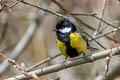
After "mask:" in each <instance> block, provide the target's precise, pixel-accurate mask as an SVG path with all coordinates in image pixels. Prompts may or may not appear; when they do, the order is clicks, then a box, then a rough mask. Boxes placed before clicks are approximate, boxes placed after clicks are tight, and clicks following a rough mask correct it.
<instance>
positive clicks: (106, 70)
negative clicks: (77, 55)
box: [103, 32, 116, 80]
mask: <svg viewBox="0 0 120 80" xmlns="http://www.w3.org/2000/svg"><path fill="white" fill-rule="evenodd" d="M112 34H113V35H112V36H113V40H115V36H116V32H113V33H112ZM113 45H114V41H112V42H111V44H110V49H112V48H113ZM111 58H112V50H111V53H110V55H109V56H107V57H106V66H105V73H104V77H103V79H104V80H106V76H107V73H108V71H109V64H110V60H111Z"/></svg>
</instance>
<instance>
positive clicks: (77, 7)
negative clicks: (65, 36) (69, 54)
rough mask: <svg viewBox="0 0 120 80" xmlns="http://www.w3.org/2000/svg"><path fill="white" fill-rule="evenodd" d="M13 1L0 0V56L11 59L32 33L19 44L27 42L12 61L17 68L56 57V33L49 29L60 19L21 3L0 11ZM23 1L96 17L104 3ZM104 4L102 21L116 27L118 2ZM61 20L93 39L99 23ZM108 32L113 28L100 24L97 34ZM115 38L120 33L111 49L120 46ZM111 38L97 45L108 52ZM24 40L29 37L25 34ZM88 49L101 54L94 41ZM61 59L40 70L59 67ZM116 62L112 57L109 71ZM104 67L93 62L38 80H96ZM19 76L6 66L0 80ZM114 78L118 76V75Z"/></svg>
mask: <svg viewBox="0 0 120 80" xmlns="http://www.w3.org/2000/svg"><path fill="white" fill-rule="evenodd" d="M16 1H17V0H0V52H1V53H3V54H5V55H7V56H11V54H12V53H13V52H14V50H15V48H16V45H18V43H19V42H20V41H21V39H22V38H23V37H25V35H26V33H27V31H29V33H32V31H33V33H32V37H31V38H30V39H29V40H27V39H24V40H23V44H24V41H28V43H27V44H26V45H25V46H24V47H25V48H24V49H23V50H21V51H20V52H19V53H20V54H19V55H18V56H17V57H16V62H17V63H18V64H20V63H22V62H23V63H25V64H26V67H30V66H32V65H34V64H36V63H37V62H40V61H41V60H43V59H45V58H47V57H49V56H54V55H56V54H58V53H60V51H59V49H58V48H57V45H56V33H55V32H53V31H52V29H54V28H55V26H56V22H57V21H58V20H59V19H60V17H57V16H55V15H53V14H50V13H47V12H44V11H41V10H40V9H37V8H35V7H32V6H28V5H26V4H23V3H21V2H20V3H18V4H17V5H15V6H13V7H12V8H11V9H9V7H4V8H3V6H4V5H9V6H11V5H13V4H14V3H16ZM25 1H26V2H30V3H33V4H36V5H39V6H41V7H43V8H46V9H50V10H53V11H57V12H61V13H96V14H97V16H98V17H100V16H101V14H102V11H103V6H104V2H105V0H25ZM106 4H107V5H106V8H105V12H104V16H103V19H104V20H105V21H107V22H109V23H111V24H113V25H115V26H119V24H120V23H119V20H120V12H119V11H120V3H119V0H107V2H106ZM2 8H3V9H2ZM65 16H67V17H69V19H71V20H73V21H74V24H79V25H77V27H78V29H79V28H82V30H84V31H87V32H88V33H89V34H90V35H91V36H93V34H94V32H95V29H96V28H97V27H98V24H99V20H98V19H96V18H94V17H92V16H81V15H80V16H70V15H65ZM29 28H31V29H29ZM102 29H103V30H102ZM112 29H113V27H110V26H108V25H106V24H104V23H102V24H101V29H100V30H102V31H101V32H102V33H104V32H106V31H109V30H112ZM119 34H120V33H119V31H118V32H117V34H116V36H117V37H116V41H115V44H114V46H118V45H120V44H119V42H120V35H119ZM111 35H112V34H109V35H107V37H106V36H105V37H101V38H99V39H97V41H98V42H100V43H101V44H102V45H103V46H104V47H105V48H107V49H108V48H109V47H110V43H111V41H112V36H111ZM27 36H29V34H28V35H27ZM90 45H91V46H94V47H96V48H98V49H99V51H102V50H104V49H103V48H101V47H100V46H99V45H98V44H96V43H95V42H94V41H92V42H90ZM89 53H95V52H89ZM63 59H64V56H59V57H57V58H56V59H54V60H52V61H50V62H49V63H47V64H44V65H41V66H40V67H45V66H48V65H52V64H56V63H60V62H62V61H63ZM119 59H120V58H119V57H112V59H111V62H110V69H111V68H113V67H114V66H115V65H114V63H117V62H119ZM4 60H5V59H4V58H2V57H0V63H1V64H2V63H3V62H4ZM105 63H106V60H105V59H101V60H98V61H95V62H94V63H89V64H84V65H79V66H76V67H72V68H68V69H65V70H62V71H59V72H57V73H52V74H48V75H45V76H42V77H40V80H100V79H99V78H97V77H98V76H99V75H101V74H103V73H104V68H105ZM0 66H1V65H0ZM40 67H39V68H40ZM19 73H20V71H18V70H16V69H14V68H13V67H12V66H10V67H9V68H7V69H6V70H5V71H3V72H2V73H1V74H0V80H3V79H5V78H9V77H12V76H15V75H16V74H19ZM116 75H120V73H119V74H116ZM111 80H120V77H119V76H117V77H115V78H114V79H112V78H111Z"/></svg>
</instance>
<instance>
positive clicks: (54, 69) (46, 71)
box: [5, 46, 120, 80]
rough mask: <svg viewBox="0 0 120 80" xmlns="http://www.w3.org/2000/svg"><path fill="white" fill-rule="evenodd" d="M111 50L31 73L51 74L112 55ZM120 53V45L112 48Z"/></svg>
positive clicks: (21, 77) (114, 53) (24, 79)
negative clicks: (86, 58)
mask: <svg viewBox="0 0 120 80" xmlns="http://www.w3.org/2000/svg"><path fill="white" fill-rule="evenodd" d="M110 52H111V49H108V50H104V51H101V52H98V53H94V54H92V55H91V56H90V57H89V58H90V59H88V60H83V59H77V60H73V61H67V62H66V64H64V65H61V64H55V65H52V66H48V67H45V68H42V69H38V70H35V71H32V72H30V73H29V74H31V73H35V74H36V75H37V76H43V75H47V74H50V73H54V72H58V71H60V70H63V69H66V68H70V67H73V66H77V65H80V64H85V63H90V62H91V61H92V62H93V61H96V60H99V59H102V58H105V57H106V56H108V55H110ZM118 54H120V46H119V47H116V48H112V55H113V56H114V55H118ZM16 78H18V79H20V80H26V79H30V77H27V76H25V75H23V74H21V75H17V76H16ZM5 80H15V78H14V77H12V78H8V79H5Z"/></svg>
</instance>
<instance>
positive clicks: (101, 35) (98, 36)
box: [89, 27, 120, 41]
mask: <svg viewBox="0 0 120 80" xmlns="http://www.w3.org/2000/svg"><path fill="white" fill-rule="evenodd" d="M119 30H120V27H118V29H116V28H115V29H113V30H111V31H108V32H105V33H102V34H99V35H97V36H96V37H95V38H94V39H98V38H100V37H103V36H105V35H107V34H110V33H112V32H116V31H119ZM92 40H93V39H90V40H89V41H92Z"/></svg>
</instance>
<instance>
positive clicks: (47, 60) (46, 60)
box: [26, 54, 61, 71]
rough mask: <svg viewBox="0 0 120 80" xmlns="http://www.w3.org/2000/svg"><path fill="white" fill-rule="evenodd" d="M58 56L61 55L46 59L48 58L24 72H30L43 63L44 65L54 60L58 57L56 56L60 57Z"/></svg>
mask: <svg viewBox="0 0 120 80" xmlns="http://www.w3.org/2000/svg"><path fill="white" fill-rule="evenodd" d="M60 55H61V54H57V55H55V56H51V57H48V58H46V59H44V60H42V61H40V62H39V63H37V64H35V65H33V66H31V67H29V68H27V69H26V71H31V70H33V69H35V68H36V67H38V66H40V65H42V64H44V63H46V62H49V61H51V60H53V59H54V58H56V57H58V56H60Z"/></svg>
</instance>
